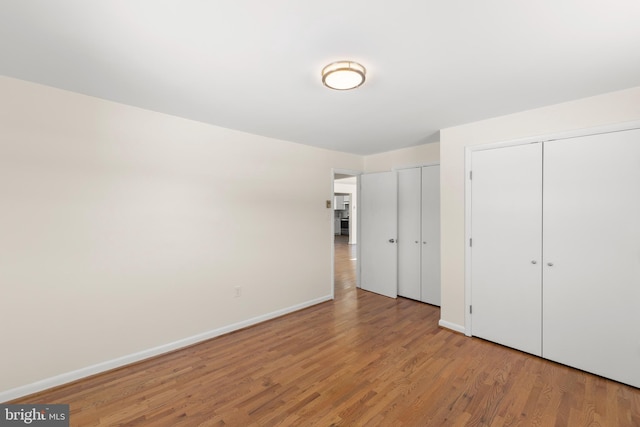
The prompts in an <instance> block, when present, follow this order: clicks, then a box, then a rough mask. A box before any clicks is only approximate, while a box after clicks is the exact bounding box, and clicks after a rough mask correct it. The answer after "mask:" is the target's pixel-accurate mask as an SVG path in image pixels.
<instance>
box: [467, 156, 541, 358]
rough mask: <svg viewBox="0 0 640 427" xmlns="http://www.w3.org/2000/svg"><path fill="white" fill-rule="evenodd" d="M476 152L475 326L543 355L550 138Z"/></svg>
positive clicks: (483, 335) (475, 329)
mask: <svg viewBox="0 0 640 427" xmlns="http://www.w3.org/2000/svg"><path fill="white" fill-rule="evenodd" d="M472 156H473V157H472V171H473V179H472V181H471V186H472V188H471V191H472V193H471V197H472V202H471V203H472V207H471V210H472V214H471V215H472V220H471V228H472V230H471V231H472V238H473V246H472V248H471V304H472V306H473V311H472V315H471V319H472V325H471V328H472V334H473V335H475V336H478V337H481V338H485V339H488V340H490V341H494V342H497V343H500V344H503V345H506V346H509V347H512V348H515V349H518V350H522V351H525V352H528V353H532V354H535V355H541V343H542V337H541V333H542V332H541V324H542V318H541V317H542V313H541V312H542V301H541V299H542V296H541V288H542V285H541V252H542V239H541V237H542V144H528V145H519V146H513V147H507V148H500V149H494V150H484V151H476V152H474V153H473V154H472Z"/></svg>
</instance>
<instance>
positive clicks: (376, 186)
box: [360, 172, 398, 298]
mask: <svg viewBox="0 0 640 427" xmlns="http://www.w3.org/2000/svg"><path fill="white" fill-rule="evenodd" d="M360 230H361V235H360V271H361V275H360V286H361V287H362V289H364V290H366V291H371V292H375V293H378V294H381V295H385V296H388V297H391V298H395V297H396V296H397V294H398V246H397V244H396V239H397V233H398V179H397V175H396V173H395V172H382V173H372V174H364V175H361V177H360Z"/></svg>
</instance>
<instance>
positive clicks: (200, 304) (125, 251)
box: [0, 77, 363, 401]
mask: <svg viewBox="0 0 640 427" xmlns="http://www.w3.org/2000/svg"><path fill="white" fill-rule="evenodd" d="M0 93H1V94H2V96H0V236H1V237H0V286H1V291H2V297H1V298H0V306H1V309H0V324H2V327H3V338H2V339H3V344H2V351H1V352H0V397H2V396H4V397H5V398H8V397H11V396H13V395H15V394H16V393H17V394H19V393H18V392H15V390H16V389H17V388H20V390H21V391H28V392H30V391H33V388H34V387H35V388H38V387H46V386H51V385H52V383H51V382H47V381H48V380H49V379H51V378H53V377H56V376H58V375H62V376H63V377H56V378H58V379H59V380H65V379H66V380H68V379H70V378H71V377H69V376H66V377H64V375H66V374H68V373H69V372H75V371H77V370H83V369H85V368H87V367H90V366H94V365H100V364H103V363H106V362H108V361H113V360H120V361H122V360H124V359H118V358H125V359H126V358H127V357H128V356H130V355H132V354H138V353H139V352H144V351H146V350H148V349H151V348H157V347H159V346H164V345H167V344H168V343H175V342H183V343H184V341H181V340H185V339H187V338H189V337H194V336H203V335H202V334H205V335H206V334H207V333H209V332H210V331H216V330H220V328H223V329H224V328H225V327H228V326H229V325H235V324H238V323H242V322H246V321H247V319H256V318H260V317H261V316H265V315H269V314H273V313H281V312H282V310H285V311H286V310H288V309H292V308H296V307H301V306H304V305H305V304H309V303H314V302H318V301H321V300H323V299H326V298H328V297H329V296H330V295H331V293H332V290H331V283H332V278H331V277H330V274H331V263H332V262H333V260H332V259H331V245H332V239H333V236H332V235H331V222H332V220H333V210H332V209H327V208H326V206H325V200H332V193H331V190H332V180H333V172H332V168H337V169H349V170H363V159H362V157H361V156H355V155H348V154H344V153H338V152H332V151H327V150H322V149H317V148H312V147H308V146H304V145H299V144H294V143H290V142H285V141H280V140H275V139H270V138H265V137H260V136H256V135H251V134H247V133H242V132H238V131H233V130H229V129H224V128H219V127H215V126H211V125H207V124H203V123H198V122H193V121H189V120H185V119H181V118H177V117H172V116H168V115H164V114H159V113H155V112H151V111H147V110H142V109H138V108H134V107H130V106H125V105H121V104H116V103H113V102H108V101H104V100H99V99H96V98H91V97H88V96H84V95H79V94H74V93H71V92H66V91H62V90H57V89H53V88H48V87H45V86H40V85H36V84H32V83H27V82H23V81H19V80H14V79H9V78H3V77H0ZM283 188H286V189H287V190H286V191H283V190H282V189H283ZM236 286H241V287H242V290H241V296H240V297H239V298H235V297H234V287H236ZM127 360H130V359H127ZM85 373H86V371H85ZM41 380H44V381H45V382H43V383H37V384H36V386H34V387H32V388H28V387H27V386H29V385H30V384H33V383H35V382H38V381H41ZM54 382H55V381H54ZM24 387H27V388H24ZM8 390H14V392H9V393H8V392H7V391H8ZM3 392H4V395H3V394H2V393H3ZM12 393H13V394H12ZM0 401H2V399H1V398H0Z"/></svg>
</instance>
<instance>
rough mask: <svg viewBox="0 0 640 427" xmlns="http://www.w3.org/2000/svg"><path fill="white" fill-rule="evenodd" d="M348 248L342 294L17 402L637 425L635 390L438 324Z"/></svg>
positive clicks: (81, 422)
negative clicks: (380, 290) (396, 294)
mask: <svg viewBox="0 0 640 427" xmlns="http://www.w3.org/2000/svg"><path fill="white" fill-rule="evenodd" d="M351 258H355V254H354V250H353V247H350V246H349V245H347V244H346V242H345V240H344V237H342V238H339V239H338V241H337V242H336V259H337V260H336V299H335V301H331V302H326V303H323V304H320V305H317V306H314V307H311V308H308V309H305V310H302V311H299V312H296V313H293V314H290V315H287V316H284V317H282V318H279V319H275V320H272V321H269V322H265V323H262V324H260V325H257V326H254V327H251V328H248V329H245V330H242V331H238V332H234V333H231V334H228V335H225V336H222V337H219V338H216V339H213V340H210V341H207V342H204V343H202V344H198V345H195V346H193V347H190V348H187V349H183V350H180V351H176V352H173V353H171V354H167V355H165V356H160V357H157V358H155V359H152V360H148V361H145V362H141V363H138V364H135V365H132V366H129V367H126V368H122V369H118V370H115V371H112V372H108V373H105V374H101V375H98V376H95V377H93V378H89V379H85V380H82V381H78V382H76V383H73V384H70V385H67V386H63V387H59V388H57V389H54V390H51V391H48V392H44V393H40V394H37V395H34V396H30V397H27V398H23V399H20V400H19V401H16V402H14V403H35V402H41V403H68V404H70V405H71V425H72V426H82V427H84V426H96V425H101V426H107V425H108V426H112V425H113V426H116V425H117V426H222V425H224V426H273V425H282V426H314V425H317V426H334V425H335V426H337V425H342V426H427V425H429V426H465V425H469V426H516V425H521V426H600V427H619V426H634V427H638V426H640V390H639V389H636V388H633V387H629V386H625V385H622V384H619V383H616V382H613V381H609V380H606V379H603V378H599V377H596V376H593V375H590V374H587V373H584V372H581V371H577V370H575V369H572V368H568V367H565V366H562V365H558V364H555V363H552V362H549V361H545V360H543V359H540V358H537V357H534V356H529V355H526V354H523V353H520V352H517V351H514V350H510V349H508V348H505V347H502V346H499V345H496V344H492V343H489V342H486V341H483V340H480V339H476V338H467V337H464V336H462V335H460V334H456V333H453V332H451V331H448V330H446V329H442V328H439V327H438V326H437V322H438V319H439V309H438V308H437V307H433V306H430V305H426V304H422V303H419V302H415V301H411V300H407V299H403V298H399V299H397V300H393V299H389V298H386V297H382V296H378V295H375V294H371V293H368V292H365V291H361V290H359V289H356V288H355V286H354V275H353V265H355V261H351V260H350V259H351ZM639 369H640V367H639Z"/></svg>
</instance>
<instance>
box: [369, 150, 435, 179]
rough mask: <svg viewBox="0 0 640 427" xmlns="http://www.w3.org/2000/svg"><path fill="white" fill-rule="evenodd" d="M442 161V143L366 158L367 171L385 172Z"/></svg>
mask: <svg viewBox="0 0 640 427" xmlns="http://www.w3.org/2000/svg"><path fill="white" fill-rule="evenodd" d="M439 161H440V144H439V143H437V142H433V143H430V144H423V145H418V146H416V147H409V148H402V149H400V150H394V151H388V152H386V153H380V154H373V155H371V156H366V157H365V158H364V168H365V172H368V173H369V172H384V171H390V170H392V169H399V168H406V167H411V166H422V165H425V164H430V163H438V162H439Z"/></svg>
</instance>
